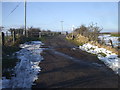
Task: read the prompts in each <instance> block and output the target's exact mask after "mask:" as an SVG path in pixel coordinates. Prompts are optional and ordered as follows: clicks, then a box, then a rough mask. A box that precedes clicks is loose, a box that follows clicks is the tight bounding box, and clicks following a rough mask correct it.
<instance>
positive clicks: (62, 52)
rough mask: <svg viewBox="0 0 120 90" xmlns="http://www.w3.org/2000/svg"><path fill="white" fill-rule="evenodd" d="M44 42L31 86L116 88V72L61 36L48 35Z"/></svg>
mask: <svg viewBox="0 0 120 90" xmlns="http://www.w3.org/2000/svg"><path fill="white" fill-rule="evenodd" d="M44 44H45V46H43V47H46V49H45V50H44V51H43V53H42V56H43V57H44V60H43V61H42V62H41V63H40V67H41V68H42V70H41V72H40V74H39V77H38V80H37V81H36V82H35V83H36V85H34V86H33V88H118V75H116V74H115V73H114V72H113V71H112V70H111V69H109V68H108V67H106V66H105V65H104V64H103V63H102V62H101V61H100V60H98V59H97V57H96V56H95V55H91V54H88V53H86V52H83V51H81V50H80V49H78V47H77V46H75V45H74V44H72V43H70V42H68V41H67V40H66V39H65V36H63V35H60V36H54V37H49V38H47V40H45V42H44Z"/></svg>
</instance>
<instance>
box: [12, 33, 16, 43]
mask: <svg viewBox="0 0 120 90" xmlns="http://www.w3.org/2000/svg"><path fill="white" fill-rule="evenodd" d="M12 34H13V43H15V40H16V35H15V31H13V33H12Z"/></svg>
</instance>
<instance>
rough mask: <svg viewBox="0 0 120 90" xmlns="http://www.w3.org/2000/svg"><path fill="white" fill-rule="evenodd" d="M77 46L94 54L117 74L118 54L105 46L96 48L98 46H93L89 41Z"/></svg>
mask: <svg viewBox="0 0 120 90" xmlns="http://www.w3.org/2000/svg"><path fill="white" fill-rule="evenodd" d="M79 48H80V49H81V50H83V51H86V52H88V53H92V54H96V55H97V56H98V59H99V60H101V61H103V62H104V63H105V65H107V66H108V67H109V68H111V69H112V70H113V71H115V72H116V73H117V74H119V73H118V69H120V58H118V55H116V54H115V53H112V52H111V51H109V50H106V49H105V48H98V46H94V45H91V44H89V43H86V44H84V45H82V46H79Z"/></svg>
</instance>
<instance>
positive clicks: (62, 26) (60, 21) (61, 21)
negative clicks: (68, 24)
mask: <svg viewBox="0 0 120 90" xmlns="http://www.w3.org/2000/svg"><path fill="white" fill-rule="evenodd" d="M60 22H61V27H62V32H63V22H64V21H60Z"/></svg>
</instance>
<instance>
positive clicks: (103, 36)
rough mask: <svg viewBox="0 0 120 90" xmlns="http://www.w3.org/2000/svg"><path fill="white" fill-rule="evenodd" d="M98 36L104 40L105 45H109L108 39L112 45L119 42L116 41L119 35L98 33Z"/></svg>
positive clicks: (115, 45) (116, 44)
mask: <svg viewBox="0 0 120 90" xmlns="http://www.w3.org/2000/svg"><path fill="white" fill-rule="evenodd" d="M98 38H99V39H100V40H104V41H105V44H106V45H111V44H110V41H109V40H111V41H112V43H113V46H114V47H117V46H118V45H119V44H120V42H119V41H118V38H120V37H114V36H111V35H100V36H99V37H98Z"/></svg>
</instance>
